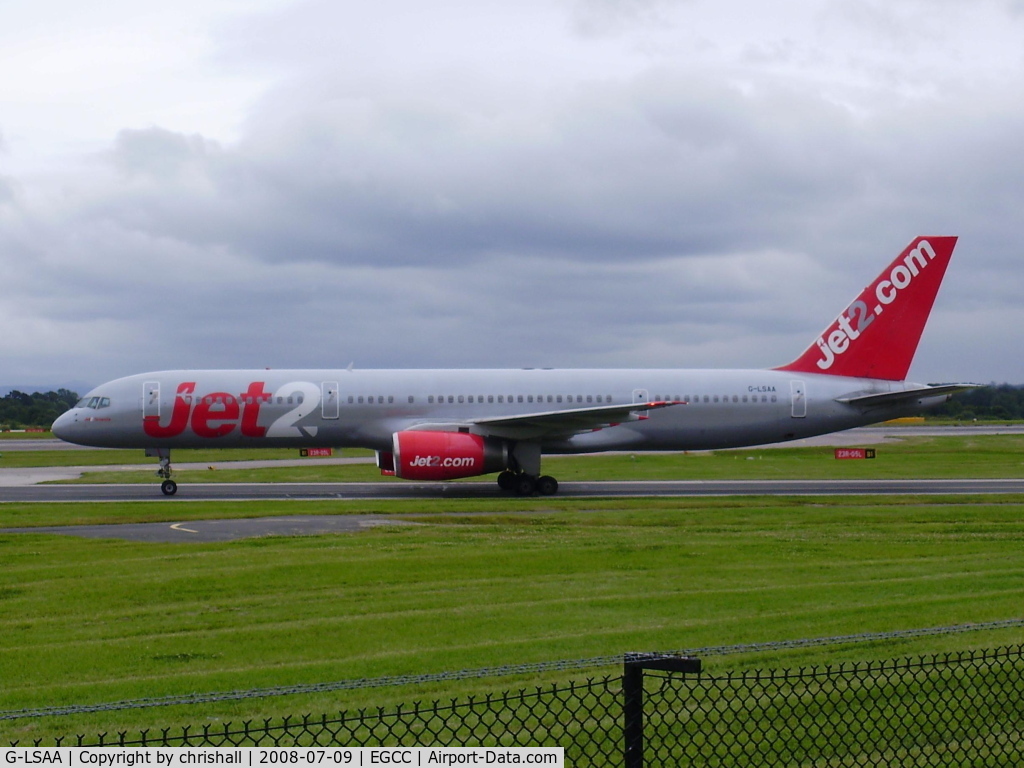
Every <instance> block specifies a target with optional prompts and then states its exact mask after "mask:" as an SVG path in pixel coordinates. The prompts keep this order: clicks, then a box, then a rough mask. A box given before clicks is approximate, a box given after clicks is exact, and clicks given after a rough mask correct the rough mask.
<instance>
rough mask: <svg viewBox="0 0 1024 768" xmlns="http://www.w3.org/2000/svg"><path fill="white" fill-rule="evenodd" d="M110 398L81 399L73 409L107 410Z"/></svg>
mask: <svg viewBox="0 0 1024 768" xmlns="http://www.w3.org/2000/svg"><path fill="white" fill-rule="evenodd" d="M109 407H110V398H109V397H83V398H82V399H81V400H79V401H78V402H77V403H75V408H92V409H97V408H109Z"/></svg>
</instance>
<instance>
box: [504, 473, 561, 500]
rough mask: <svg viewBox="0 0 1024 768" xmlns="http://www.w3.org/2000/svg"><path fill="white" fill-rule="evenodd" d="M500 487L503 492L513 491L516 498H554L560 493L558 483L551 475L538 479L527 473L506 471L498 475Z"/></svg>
mask: <svg viewBox="0 0 1024 768" xmlns="http://www.w3.org/2000/svg"><path fill="white" fill-rule="evenodd" d="M498 487H499V488H501V490H503V491H512V492H513V493H515V495H516V496H532V495H533V494H534V493H539V494H540V495H541V496H552V495H554V494H555V493H557V492H558V481H557V480H555V478H553V477H551V476H550V475H541V476H540V477H536V476H534V475H530V474H527V473H526V472H512V471H510V470H505V471H504V472H502V473H501V474H500V475H498Z"/></svg>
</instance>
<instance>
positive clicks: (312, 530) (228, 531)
mask: <svg viewBox="0 0 1024 768" xmlns="http://www.w3.org/2000/svg"><path fill="white" fill-rule="evenodd" d="M381 525H416V523H411V522H408V521H405V520H397V519H394V518H388V517H381V516H380V515H314V516H310V517H302V516H295V517H257V518H248V519H241V520H189V521H188V522H181V523H125V524H121V525H63V526H50V527H46V528H5V529H0V533H56V534H61V535H64V536H78V537H80V538H83V539H125V540H127V541H148V542H162V543H171V544H175V543H209V542H217V541H235V540H237V539H252V538H259V537H262V536H319V535H322V534H327V533H355V532H357V531H361V530H364V529H366V528H375V527H378V526H381Z"/></svg>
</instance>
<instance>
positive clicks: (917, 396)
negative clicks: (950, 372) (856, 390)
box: [836, 384, 983, 408]
mask: <svg viewBox="0 0 1024 768" xmlns="http://www.w3.org/2000/svg"><path fill="white" fill-rule="evenodd" d="M980 386H983V385H982V384H936V385H933V386H928V387H916V388H914V389H902V390H900V391H898V392H880V393H876V394H871V395H850V396H849V397H837V398H836V402H837V403H846V404H847V405H856V406H858V407H860V408H876V407H879V406H883V405H899V404H901V403H908V404H909V403H912V402H913V401H914V400H923V399H925V398H929V397H938V396H940V395H952V394H955V393H956V392H963V391H964V390H966V389H974V388H976V387H980Z"/></svg>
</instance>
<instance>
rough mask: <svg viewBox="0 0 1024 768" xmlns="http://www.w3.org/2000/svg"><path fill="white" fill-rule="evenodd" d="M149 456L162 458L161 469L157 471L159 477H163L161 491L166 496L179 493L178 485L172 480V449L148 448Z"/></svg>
mask: <svg viewBox="0 0 1024 768" xmlns="http://www.w3.org/2000/svg"><path fill="white" fill-rule="evenodd" d="M146 455H147V456H158V457H159V458H160V469H158V470H157V471H156V476H157V477H162V478H163V482H162V483H160V490H161V491H162V492H163V494H164V496H173V495H174V494H176V493H177V492H178V484H177V483H176V482H174V481H173V480H171V449H170V448H147V449H146Z"/></svg>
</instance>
